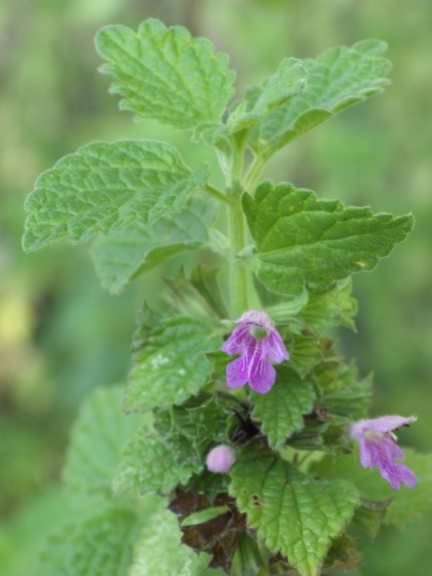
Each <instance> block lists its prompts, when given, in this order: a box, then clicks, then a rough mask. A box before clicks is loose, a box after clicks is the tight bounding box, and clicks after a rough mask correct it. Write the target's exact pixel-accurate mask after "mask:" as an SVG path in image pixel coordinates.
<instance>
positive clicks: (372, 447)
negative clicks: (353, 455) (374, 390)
mask: <svg viewBox="0 0 432 576" xmlns="http://www.w3.org/2000/svg"><path fill="white" fill-rule="evenodd" d="M416 420H417V418H415V417H414V416H411V417H409V418H404V417H403V416H381V418H374V419H372V420H359V421H358V422H355V423H354V424H353V425H352V426H351V429H350V436H351V438H353V439H354V440H356V441H357V442H358V444H359V447H360V463H361V465H362V466H363V468H378V470H379V473H380V474H381V476H382V477H383V478H384V480H387V482H388V483H389V484H390V486H391V487H392V488H393V490H399V488H400V487H401V485H402V484H404V485H405V486H408V487H409V488H414V487H415V485H416V476H415V474H414V472H413V471H412V470H410V469H409V468H407V467H406V466H404V465H403V464H400V463H399V461H401V460H403V459H404V454H403V452H402V450H401V449H400V447H399V446H398V445H397V443H396V442H397V438H396V435H395V434H394V431H396V430H398V429H399V428H401V427H402V426H407V425H409V424H411V423H412V422H415V421H416Z"/></svg>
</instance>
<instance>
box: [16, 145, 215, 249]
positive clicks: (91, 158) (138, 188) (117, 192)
mask: <svg viewBox="0 0 432 576" xmlns="http://www.w3.org/2000/svg"><path fill="white" fill-rule="evenodd" d="M206 177H207V176H206V171H204V170H198V171H197V172H195V173H192V172H191V171H190V170H189V168H188V167H187V166H186V165H185V164H184V162H183V161H182V159H181V157H180V155H179V154H178V152H177V150H176V149H175V148H173V147H172V146H171V145H169V144H164V143H161V142H153V141H151V140H122V141H117V142H95V143H93V144H88V145H87V146H83V147H82V148H79V149H78V151H77V152H75V153H74V154H69V155H68V156H65V157H64V158H62V159H61V160H60V161H59V162H57V164H56V165H55V166H54V168H52V169H51V170H48V171H47V172H44V173H43V174H41V176H39V178H38V179H37V181H36V184H35V187H34V190H33V192H32V193H31V194H30V195H29V196H28V197H27V201H26V204H25V209H26V212H27V218H26V222H25V231H24V238H23V246H24V249H25V250H26V251H33V250H38V249H39V248H42V247H44V246H46V245H48V244H52V243H54V242H58V241H63V240H69V241H70V242H73V243H77V242H82V241H88V240H90V239H92V238H94V237H95V236H96V235H98V234H106V233H108V232H109V231H110V230H112V229H118V228H119V227H120V228H128V227H129V226H131V225H132V226H134V225H137V224H139V226H147V225H149V226H152V225H154V224H155V223H156V222H157V221H158V220H160V219H161V218H167V217H168V218H172V217H174V215H175V214H176V213H178V212H181V211H182V210H183V209H184V208H185V207H186V206H187V204H188V201H189V198H190V197H191V195H192V194H193V193H194V192H196V191H197V190H198V189H199V188H200V187H202V186H203V184H204V182H205V180H206Z"/></svg>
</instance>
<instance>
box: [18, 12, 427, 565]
mask: <svg viewBox="0 0 432 576" xmlns="http://www.w3.org/2000/svg"><path fill="white" fill-rule="evenodd" d="M96 45H97V50H98V52H99V54H100V55H101V56H102V58H104V60H106V62H107V63H106V64H105V65H104V66H103V67H102V71H103V72H106V73H109V74H111V75H112V76H113V78H114V80H113V84H112V88H111V91H112V92H114V93H116V94H119V95H120V97H121V102H120V108H122V109H126V110H130V111H132V112H134V113H135V115H136V116H137V117H139V118H142V119H145V120H147V119H153V120H157V121H159V122H162V123H165V124H168V125H171V126H173V127H175V128H183V129H191V130H193V134H192V136H193V137H194V138H195V140H196V142H201V143H203V142H205V143H207V144H212V145H213V146H214V148H215V149H216V150H215V151H216V153H217V157H218V160H219V164H220V168H221V171H222V173H223V175H224V176H225V180H226V181H225V187H224V188H222V189H219V188H216V187H215V186H213V185H210V184H208V183H207V177H208V173H207V172H208V171H207V169H206V168H198V169H194V170H190V169H189V168H188V167H187V166H186V165H185V164H184V162H183V160H182V159H181V157H180V155H179V153H178V152H177V150H176V149H175V148H173V147H172V146H171V145H168V144H165V143H160V142H155V141H150V140H146V141H139V140H124V141H118V142H114V143H103V142H98V143H95V144H90V145H88V146H85V147H83V148H80V149H79V150H78V152H77V153H75V154H71V155H68V156H66V157H65V158H63V159H62V160H60V161H59V162H58V163H57V164H56V165H55V166H54V168H53V169H51V170H49V171H47V172H45V173H44V174H42V175H41V176H40V178H39V179H38V180H37V182H36V186H35V189H34V190H33V192H32V193H31V194H30V196H29V198H28V200H27V203H26V211H27V219H26V228H25V235H24V240H23V244H24V247H25V249H26V250H27V251H32V250H37V249H38V248H41V247H43V246H46V245H48V244H52V243H55V242H58V241H62V240H68V241H69V242H71V243H75V244H76V243H80V242H90V241H91V254H92V257H93V260H94V263H95V267H96V270H97V273H98V275H99V277H100V279H101V281H102V284H103V286H104V287H105V288H106V289H107V290H108V291H110V292H112V293H117V292H119V291H120V290H121V289H122V288H123V287H125V286H126V285H127V284H128V283H129V282H130V281H131V280H132V279H134V278H135V277H136V276H138V275H139V274H140V273H141V272H144V271H148V270H149V269H150V268H154V267H156V266H157V265H159V264H160V263H162V262H164V261H165V260H167V259H168V258H170V257H172V256H175V255H178V254H179V253H180V252H184V251H186V250H190V249H195V253H194V254H193V256H191V257H190V258H188V257H186V255H182V257H181V259H177V261H176V262H175V264H174V265H171V264H170V263H167V264H166V265H165V266H164V269H163V270H162V267H161V268H159V270H156V271H155V276H157V277H159V278H160V277H162V278H163V281H161V280H160V279H159V281H158V282H156V283H155V285H154V286H152V285H150V283H148V284H147V285H146V286H145V287H144V290H143V293H142V294H143V299H144V300H145V308H144V309H145V310H146V317H145V318H144V321H143V322H142V323H140V325H139V329H138V338H137V340H136V341H135V343H134V358H133V364H132V368H131V371H130V374H129V378H128V386H127V394H126V401H125V407H126V408H127V410H128V411H130V412H145V414H144V415H142V414H141V415H137V414H133V415H129V416H126V415H122V413H121V410H120V404H121V399H120V392H119V390H108V391H101V392H98V393H97V394H96V395H94V396H93V397H92V398H90V400H89V401H88V403H86V405H85V406H84V407H83V409H82V411H81V413H80V416H79V418H78V421H77V424H76V427H75V429H74V431H73V434H72V442H71V447H70V450H69V453H68V458H67V463H66V467H65V474H64V477H65V485H66V490H65V500H64V516H65V519H64V526H63V527H62V528H61V529H60V531H58V532H57V534H56V535H54V536H53V539H52V540H51V544H50V546H49V548H48V552H47V555H46V566H47V569H46V570H44V573H46V574H53V576H54V574H55V576H69V575H70V576H72V574H73V575H74V576H75V575H76V576H90V574H91V575H92V576H93V575H95V576H98V575H99V574H100V575H101V576H102V574H103V575H104V576H110V575H111V574H112V575H113V576H114V575H116V576H121V575H122V574H124V575H125V576H126V574H127V575H128V576H131V575H132V576H140V575H144V574H148V573H158V574H172V573H176V574H184V575H185V576H186V575H187V574H197V576H198V574H208V575H209V576H210V575H211V574H214V575H216V574H222V573H227V571H231V572H232V573H233V574H239V573H242V571H243V570H245V571H247V570H259V569H260V568H262V569H263V571H264V572H265V573H267V572H269V570H270V569H271V568H270V566H271V567H272V569H273V568H274V570H275V571H277V572H281V571H283V570H290V569H291V567H294V569H296V570H297V571H298V572H299V573H300V574H301V576H317V575H318V574H319V573H320V571H321V568H322V567H323V566H324V562H326V564H325V566H326V568H327V567H330V566H335V565H337V563H338V562H342V563H343V566H344V567H348V566H350V563H351V565H352V563H353V562H356V561H357V556H356V554H357V552H356V548H355V546H354V545H353V541H352V539H351V536H350V534H349V533H348V532H347V529H348V527H349V526H350V527H352V526H353V525H354V524H356V523H357V524H358V525H362V526H363V527H364V528H366V529H367V531H369V533H371V534H372V533H373V534H375V532H376V531H377V529H378V527H379V525H380V523H381V520H382V517H383V515H384V513H386V514H387V518H388V519H390V520H389V521H392V522H394V523H395V524H398V525H400V524H401V523H404V522H406V521H407V520H409V519H410V518H411V515H413V513H416V511H418V509H419V508H421V507H422V506H423V507H424V506H425V502H427V504H429V500H428V496H427V492H428V490H427V489H426V490H425V491H423V490H420V491H418V492H416V493H415V494H416V498H417V500H410V499H409V498H408V499H407V500H404V499H403V498H402V499H400V500H399V501H396V502H398V505H396V503H395V507H392V506H391V507H390V508H389V509H388V510H387V504H388V499H384V500H383V499H382V498H381V499H378V501H375V500H373V501H372V500H371V495H370V494H369V492H371V491H373V490H372V489H370V488H369V485H368V486H366V487H365V486H363V484H362V482H359V481H358V479H357V476H358V474H359V468H360V467H359V465H358V463H357V462H356V468H355V472H353V478H352V482H351V481H350V474H349V473H348V472H347V471H346V470H345V469H343V468H342V469H338V470H337V472H336V473H335V474H334V475H332V471H331V466H329V464H328V463H329V462H330V460H329V459H328V458H327V457H325V456H324V454H325V453H330V454H333V455H337V458H338V460H337V466H341V462H342V460H343V458H341V456H340V454H341V453H342V452H346V451H348V450H349V443H350V439H349V436H348V434H347V426H348V424H349V422H351V421H352V420H353V419H358V418H362V417H365V416H366V415H367V411H368V407H369V401H370V397H371V378H368V379H365V380H363V381H359V378H358V375H357V372H356V369H355V367H354V365H352V366H347V365H346V364H345V363H344V362H343V361H342V360H341V358H339V357H338V356H336V353H335V350H336V347H335V344H334V340H333V339H331V338H329V337H328V335H326V334H323V333H324V332H327V331H329V330H331V329H333V328H334V327H335V326H341V325H342V326H346V327H349V328H352V329H354V328H355V326H354V321H353V318H354V316H355V313H356V311H357V305H356V301H355V300H354V299H353V297H352V294H351V274H353V273H354V272H356V271H360V270H370V269H372V268H373V267H374V266H375V265H376V263H377V262H378V260H379V258H382V257H384V256H387V255H388V254H389V253H390V251H391V250H392V248H393V247H394V245H395V244H397V243H398V242H401V241H402V240H403V239H404V238H405V237H406V235H407V234H408V232H409V231H410V230H411V228H412V225H413V218H412V216H410V215H406V216H401V217H393V216H392V215H390V214H386V213H377V214H374V213H372V211H371V209H369V208H367V207H365V208H353V207H345V206H344V205H343V204H342V203H340V202H337V201H328V200H320V199H318V197H317V196H316V195H315V193H314V192H312V191H310V190H306V189H300V188H296V187H295V186H294V185H291V184H283V183H282V184H279V185H273V184H271V183H269V182H266V183H264V184H262V185H261V186H259V187H258V189H257V190H255V185H256V182H257V181H258V179H259V176H260V174H261V170H262V169H263V168H264V166H265V162H266V161H267V160H268V158H269V157H270V156H271V155H272V154H273V153H274V152H275V151H277V150H278V149H279V148H281V147H282V146H283V145H285V144H286V143H287V142H289V141H290V140H292V139H294V138H296V137H298V136H299V135H301V134H303V133H304V132H306V131H308V130H309V129H311V128H312V127H314V126H315V125H317V124H319V123H320V122H322V121H323V120H325V119H327V118H329V117H330V116H332V115H333V114H335V113H336V112H339V111H341V110H343V109H345V108H347V107H348V106H351V105H353V104H355V103H357V102H360V101H362V100H364V99H366V98H367V97H368V96H370V95H372V94H375V93H378V92H380V91H381V90H382V89H383V87H384V86H385V85H386V84H387V82H388V80H387V75H388V72H389V63H388V61H387V60H386V59H385V58H384V57H383V53H384V51H385V45H384V44H383V43H381V42H378V41H364V42H360V43H357V44H355V45H354V46H353V47H352V48H335V49H331V50H328V51H326V52H325V53H324V54H322V55H321V56H320V57H319V58H318V59H317V60H305V61H300V60H297V59H292V58H291V59H286V60H284V61H283V62H282V63H281V65H280V67H279V68H278V70H277V72H276V73H275V74H274V75H273V76H271V77H270V78H269V79H268V80H266V81H265V82H264V83H263V84H262V85H260V86H258V87H256V88H254V89H252V90H251V91H250V92H248V94H247V95H246V98H245V99H244V100H243V101H242V102H240V104H239V105H238V106H237V107H236V108H235V109H234V111H233V112H232V114H231V116H229V115H225V114H224V113H225V109H226V106H227V104H228V102H229V100H230V98H231V96H232V92H233V80H234V75H233V73H232V72H231V71H230V70H229V68H228V64H227V59H226V57H225V56H221V55H218V54H216V53H215V52H214V50H213V48H212V46H211V45H210V44H209V43H208V42H207V41H206V40H202V39H193V38H192V37H191V36H190V35H189V33H188V32H187V31H186V30H184V29H182V28H177V27H174V28H167V27H166V26H165V25H164V24H162V23H161V22H159V21H155V20H148V21H146V22H144V23H143V24H142V25H141V26H140V28H139V30H138V33H135V32H134V31H133V30H131V29H129V28H126V27H124V26H109V27H106V28H103V29H102V30H101V31H100V32H99V34H98V37H97V40H96ZM226 116H228V119H227V120H226V122H225V119H224V118H225V117H226ZM189 136H191V134H189ZM179 138H180V137H179ZM212 174H213V171H212ZM203 192H205V193H206V196H204V194H202V193H203ZM199 195H201V197H197V196H199ZM210 196H211V197H212V198H211V200H212V202H211V203H210ZM206 200H207V202H206ZM216 200H217V201H218V203H216ZM222 207H223V208H224V212H222V210H221V208H222ZM219 209H220V210H219ZM245 217H246V218H245ZM246 221H247V223H248V224H249V230H250V232H251V235H252V237H253V240H254V241H255V246H252V245H251V246H250V245H248V241H249V235H248V232H247V230H246V227H245V224H246ZM210 223H212V225H214V228H212V229H211V230H210V231H209V230H208V228H209V225H210ZM210 250H212V251H213V252H212V253H211V252H210ZM194 267H195V270H193V268H194ZM251 272H254V273H255V274H256V276H257V279H258V280H259V282H257V283H256V285H255V284H254V282H253V280H254V278H253V275H252V273H251ZM147 278H149V275H148V276H147ZM252 308H257V309H267V310H269V311H273V312H274V315H273V314H272V319H273V320H274V321H275V323H276V327H277V328H278V330H279V331H280V333H281V334H282V336H283V338H284V340H285V344H286V345H287V347H288V349H289V351H290V364H288V365H283V366H278V379H277V382H276V385H275V386H274V388H273V389H272V390H271V392H270V393H268V394H267V395H257V394H248V395H246V394H245V393H244V391H237V392H231V391H227V390H226V388H225V383H224V381H223V380H222V378H221V374H222V372H223V369H224V368H225V366H226V364H227V362H228V358H227V357H226V355H225V356H223V355H222V353H221V352H220V349H221V343H222V336H223V335H225V336H226V335H227V333H228V332H230V331H231V330H232V327H233V325H234V323H235V320H236V319H238V318H239V316H240V315H241V314H243V313H244V312H245V311H247V310H250V309H252ZM279 323H280V324H279ZM244 330H247V331H248V334H247V338H249V340H248V342H247V343H246V345H247V347H248V349H247V351H248V352H250V351H253V356H252V358H253V360H257V357H256V354H262V355H263V356H262V357H261V358H259V362H257V364H256V366H255V368H257V367H258V368H259V369H262V368H263V366H264V363H265V362H268V361H270V362H274V358H273V356H272V351H271V350H270V349H267V348H266V347H264V346H263V347H262V348H261V347H259V346H255V344H256V343H254V342H253V339H256V340H257V341H258V340H260V338H261V337H269V339H271V338H272V337H273V338H274V335H271V334H269V331H270V329H269V327H268V326H267V325H265V324H264V325H263V326H259V325H258V326H253V327H251V326H246V327H244ZM249 345H250V349H249ZM238 352H241V353H242V361H244V362H246V361H250V362H251V364H252V360H251V357H250V355H249V354H248V355H245V354H244V352H245V350H244V348H241V349H240V348H239V350H238ZM213 362H214V363H215V366H214V365H213ZM249 368H251V366H249ZM258 377H259V372H258ZM222 386H223V391H222V390H221V387H222ZM222 442H223V443H229V444H230V445H233V446H234V448H235V452H236V455H237V457H239V458H238V461H237V463H236V464H235V465H234V468H233V469H232V474H231V484H230V488H229V493H227V486H226V483H227V477H225V478H224V477H220V476H219V477H216V478H214V477H213V479H212V477H211V474H210V473H209V471H205V470H204V463H205V458H206V454H207V453H208V451H209V449H210V448H212V447H213V446H215V445H217V444H219V443H222ZM317 449H318V450H320V453H318V454H314V459H315V458H316V459H320V458H322V461H321V462H319V464H317V465H312V466H311V465H310V462H311V460H309V456H311V454H310V453H307V452H306V453H305V454H301V452H300V451H302V450H317ZM272 450H275V451H276V452H273V451H272ZM414 460H415V458H414ZM415 465H416V467H417V469H419V470H420V471H424V473H425V474H424V476H423V479H424V480H425V484H427V482H428V480H427V478H428V473H429V463H428V461H427V460H424V461H423V460H421V459H420V460H419V461H418V462H415ZM423 465H424V466H423ZM368 478H369V477H368ZM356 486H357V487H356ZM381 489H382V486H381V487H380V490H381ZM143 493H150V494H146V495H145V496H142V494H143ZM160 494H163V495H166V496H169V497H170V498H172V500H171V501H170V502H168V501H165V500H164V499H162V498H161V497H160ZM360 494H361V495H362V496H363V500H362V501H361V502H360ZM403 494H404V495H405V492H404V493H403ZM230 495H231V496H232V497H233V498H232V497H231V496H230ZM360 504H361V505H360ZM398 506H399V507H398ZM167 507H168V509H167ZM374 507H375V508H374ZM170 509H171V510H172V511H175V512H176V514H178V515H179V518H177V517H176V515H175V514H173V513H172V512H171V511H170ZM185 519H186V520H185ZM351 521H352V525H350V522H351ZM179 522H183V523H182V524H180V525H179ZM180 526H181V528H180ZM251 529H255V530H256V533H255V532H252V531H251ZM256 534H257V535H256ZM182 541H183V542H184V543H185V544H187V545H188V546H190V548H188V547H187V546H183V545H182V544H181V542H182ZM248 542H249V544H250V542H252V543H253V544H252V546H249V544H248ZM191 548H193V549H194V551H192V549H191ZM132 549H133V550H134V553H133V555H132ZM210 554H211V555H210ZM327 554H328V556H327ZM326 556H327V558H326ZM210 561H211V563H212V566H217V567H219V566H223V571H222V572H221V571H220V570H213V569H210V568H209V562H210ZM287 562H289V564H290V565H289V566H288V564H287Z"/></svg>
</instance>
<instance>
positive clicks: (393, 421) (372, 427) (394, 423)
mask: <svg viewBox="0 0 432 576" xmlns="http://www.w3.org/2000/svg"><path fill="white" fill-rule="evenodd" d="M416 420H417V418H416V417H415V416H409V417H408V418H405V417H404V416H381V417H379V418H371V419H370V420H359V421H358V422H355V424H353V425H352V426H351V430H350V435H351V437H352V438H354V439H355V440H358V439H359V438H360V437H361V436H362V435H363V434H364V433H365V432H379V433H381V434H385V433H386V432H393V430H397V429H398V428H401V427H402V426H408V425H409V424H412V423H413V422H416Z"/></svg>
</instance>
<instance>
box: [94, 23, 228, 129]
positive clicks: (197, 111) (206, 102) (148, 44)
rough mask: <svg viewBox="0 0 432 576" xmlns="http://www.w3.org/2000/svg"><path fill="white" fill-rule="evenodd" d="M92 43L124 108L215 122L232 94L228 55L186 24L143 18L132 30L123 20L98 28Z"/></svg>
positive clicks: (167, 118) (185, 124)
mask: <svg viewBox="0 0 432 576" xmlns="http://www.w3.org/2000/svg"><path fill="white" fill-rule="evenodd" d="M96 48H97V50H98V52H99V54H100V56H101V57H102V58H104V59H105V60H107V62H108V64H105V65H104V66H102V68H101V71H102V72H105V73H108V74H111V75H112V76H113V77H114V82H113V84H112V86H111V92H112V93H114V94H119V95H120V96H121V97H122V98H123V99H122V100H121V102H120V108H121V109H122V110H130V111H132V112H134V113H135V114H136V115H137V116H139V117H141V118H152V119H157V120H159V121H160V122H164V123H166V124H170V125H171V126H176V127H177V128H184V129H189V128H194V127H195V126H198V125H199V124H205V123H207V122H217V121H218V120H220V118H221V116H222V113H223V111H224V109H225V107H226V105H227V102H228V100H229V99H230V98H231V96H232V95H233V81H234V73H233V72H232V71H231V70H230V69H229V67H228V61H227V58H226V56H224V55H221V54H216V53H215V52H214V50H213V47H212V45H211V44H210V42H209V41H208V40H205V39H203V38H198V39H194V38H192V37H191V36H190V34H189V32H188V31H187V30H186V29H185V28H181V27H178V26H176V27H172V28H167V27H166V26H165V25H164V24H162V22H159V21H158V20H147V21H146V22H143V23H142V24H141V26H140V27H139V29H138V32H137V33H136V32H135V31H134V30H131V29H130V28H127V27H126V26H107V27H105V28H103V29H102V30H100V31H99V33H98V35H97V38H96Z"/></svg>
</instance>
